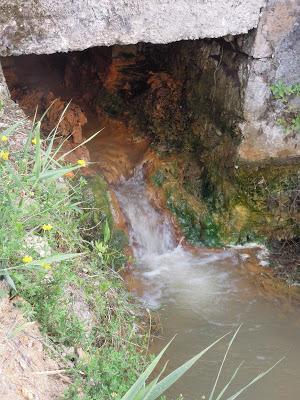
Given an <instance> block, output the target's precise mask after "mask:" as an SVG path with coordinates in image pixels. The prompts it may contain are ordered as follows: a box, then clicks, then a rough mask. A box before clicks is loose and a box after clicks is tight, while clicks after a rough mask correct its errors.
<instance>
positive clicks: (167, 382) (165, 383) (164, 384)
mask: <svg viewBox="0 0 300 400" xmlns="http://www.w3.org/2000/svg"><path fill="white" fill-rule="evenodd" d="M228 334H229V333H226V335H224V336H222V337H221V338H219V339H218V340H216V341H215V342H213V343H212V344H211V345H209V346H208V347H206V348H205V349H204V350H202V351H201V352H200V353H198V354H197V355H196V356H194V357H193V358H191V359H190V360H188V361H187V362H185V363H184V364H183V365H181V366H180V367H178V368H177V369H175V371H173V372H171V373H170V374H169V375H168V376H166V377H165V378H164V379H163V380H162V381H160V382H159V383H158V384H157V385H156V386H155V389H154V390H153V392H152V394H151V395H150V396H149V397H148V400H155V399H157V398H158V397H159V396H160V395H161V394H163V393H164V392H165V391H166V390H167V389H168V388H169V387H170V386H172V385H173V384H174V383H175V382H176V381H177V380H178V379H179V378H180V377H181V376H182V375H183V374H185V373H186V372H187V371H188V370H189V369H190V368H191V367H192V366H193V365H194V364H195V362H196V361H198V360H199V359H200V358H201V357H202V356H203V355H204V354H205V353H206V352H207V351H208V350H209V349H211V348H212V347H213V346H214V345H215V344H217V343H218V342H219V341H220V340H222V339H224V337H226V336H227V335H228ZM122 400H123V399H122Z"/></svg>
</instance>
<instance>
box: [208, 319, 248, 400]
mask: <svg viewBox="0 0 300 400" xmlns="http://www.w3.org/2000/svg"><path fill="white" fill-rule="evenodd" d="M241 327H242V324H241V325H240V326H239V327H238V328H237V330H236V331H235V332H234V334H233V336H232V338H231V340H230V342H229V344H228V346H227V349H226V352H225V354H224V357H223V360H222V362H221V365H220V368H219V371H218V374H217V377H216V380H215V383H214V386H213V388H212V390H211V393H210V396H209V400H212V399H213V397H214V394H215V390H216V387H217V384H218V382H219V378H220V375H221V372H222V369H223V366H224V363H225V361H226V358H227V355H228V352H229V350H230V348H231V346H232V343H233V342H234V339H235V338H236V335H237V334H238V333H239V330H240V329H241Z"/></svg>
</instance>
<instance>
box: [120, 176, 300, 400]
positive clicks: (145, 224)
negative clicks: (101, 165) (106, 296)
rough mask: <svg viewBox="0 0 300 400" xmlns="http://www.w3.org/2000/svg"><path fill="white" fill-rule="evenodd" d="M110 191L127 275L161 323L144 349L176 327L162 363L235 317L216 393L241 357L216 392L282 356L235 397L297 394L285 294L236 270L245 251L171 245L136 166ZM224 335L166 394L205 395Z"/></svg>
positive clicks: (297, 341) (295, 349) (291, 319)
mask: <svg viewBox="0 0 300 400" xmlns="http://www.w3.org/2000/svg"><path fill="white" fill-rule="evenodd" d="M116 195H117V197H118V200H119V202H120V205H121V207H122V209H123V211H124V213H125V215H126V218H127V220H128V222H129V224H130V242H131V245H132V247H133V250H134V255H135V259H136V268H135V272H134V278H135V279H136V280H137V281H138V282H139V289H138V290H135V289H133V291H135V294H136V295H137V296H138V297H139V299H140V300H141V301H142V302H143V303H144V304H145V305H146V306H147V307H148V308H150V309H155V310H158V313H159V315H160V319H161V324H162V327H163V331H162V334H161V337H159V338H157V339H156V340H155V341H154V344H153V345H152V348H151V351H153V352H158V351H159V350H160V349H161V348H162V347H163V346H165V344H166V343H167V342H168V341H169V340H170V339H171V338H172V337H173V336H174V335H177V336H176V339H175V341H174V343H173V344H172V347H171V349H170V350H169V351H168V355H167V358H168V359H169V360H170V362H169V367H168V369H169V371H170V370H172V369H173V368H175V367H176V366H178V365H180V364H181V363H183V362H184V361H185V360H186V359H188V358H190V357H191V356H193V355H195V354H196V353H197V352H199V351H200V350H202V349H203V348H204V347H206V346H207V345H209V344H210V343H212V342H213V341H215V340H216V339H217V338H219V337H221V336H222V335H224V334H225V333H227V332H229V331H234V330H235V329H236V328H237V327H238V326H239V325H240V324H241V323H242V324H243V326H242V328H241V330H240V333H239V335H238V337H237V339H236V341H235V342H234V345H233V346H232V349H231V351H230V353H229V355H228V359H227V361H226V363H225V367H224V370H223V373H222V376H221V378H220V381H219V385H218V386H217V391H216V394H218V392H219V391H220V390H221V388H222V385H223V386H224V385H225V383H226V381H227V380H228V379H229V378H230V376H231V374H232V373H233V372H234V370H235V368H236V367H237V366H238V365H239V364H240V362H241V361H243V360H245V363H244V365H243V367H242V368H241V370H240V372H239V374H238V376H237V378H236V379H235V380H234V382H233V383H232V385H231V386H230V387H229V389H228V391H227V392H226V394H225V396H224V397H223V398H224V399H227V398H228V397H229V396H230V395H231V394H233V393H235V391H237V390H238V389H239V388H240V387H241V386H242V385H244V384H246V383H247V382H248V381H250V380H251V379H252V378H253V377H254V376H255V375H257V374H258V373H260V372H262V371H263V370H265V369H267V368H269V367H270V366H271V365H272V364H274V363H275V362H276V361H277V360H279V359H280V358H281V357H282V356H286V359H285V360H284V361H283V362H282V363H281V364H280V365H278V366H277V367H276V368H275V369H274V370H273V371H272V372H271V373H270V374H269V375H268V376H267V377H265V378H264V379H263V380H261V381H260V382H258V383H257V384H255V385H254V386H252V387H251V388H250V389H249V390H248V391H247V392H245V393H243V394H242V395H241V396H240V397H239V398H241V399H245V400H250V399H251V400H253V399H255V400H267V399H270V400H271V399H272V400H282V399H287V400H295V399H300V362H299V360H300V325H299V310H298V309H297V308H295V307H292V306H289V302H288V299H286V301H285V302H282V298H281V299H280V298H277V297H271V296H265V294H264V293H263V292H262V291H261V289H260V288H258V287H257V286H256V285H254V284H253V282H252V281H251V279H248V277H247V274H245V273H241V272H242V265H243V263H244V262H245V261H246V260H247V259H248V258H249V257H250V256H249V251H248V250H247V249H246V248H244V249H243V248H240V249H234V248H231V249H230V248H229V249H226V250H224V251H214V250H212V249H205V248H203V249H201V250H200V251H199V252H198V253H197V255H195V254H191V253H190V252H189V251H187V250H185V249H184V248H182V247H181V246H180V245H178V244H177V243H176V240H175V237H174V234H173V230H172V226H171V224H170V222H169V221H168V219H167V217H166V216H164V215H161V214H159V213H158V212H157V211H156V210H155V209H154V208H153V207H152V205H151V204H150V202H149V200H148V198H147V195H146V189H145V184H144V180H143V173H142V169H141V168H140V169H137V170H136V172H135V174H134V176H133V177H132V178H130V179H129V180H127V181H125V180H123V183H122V184H121V185H119V187H118V188H117V190H116ZM252 253H255V254H256V256H257V259H262V258H264V251H263V250H262V249H257V250H255V251H254V252H253V251H252ZM252 253H251V252H250V254H252ZM251 257H252V255H251ZM257 259H256V260H255V262H257ZM266 263H267V262H266V261H265V264H266ZM265 268H267V266H266V267H265ZM226 343H228V340H224V341H223V342H221V343H219V344H217V345H216V346H215V347H214V348H213V349H212V350H211V351H209V353H207V354H206V355H205V357H204V358H203V359H202V360H200V361H199V362H198V364H197V365H196V366H195V367H194V368H193V369H192V370H191V371H189V372H188V373H187V374H186V375H185V376H184V377H183V378H181V380H180V381H179V382H178V383H176V384H175V385H174V386H173V387H172V389H171V390H169V392H168V395H169V396H170V398H176V397H177V396H178V395H179V394H180V393H181V394H183V396H184V397H186V398H187V399H193V400H194V399H195V400H196V399H202V398H203V399H204V398H206V399H208V398H209V394H210V390H211V389H212V386H213V383H214V379H215V377H216V374H217V371H218V367H219V365H220V361H221V359H222V357H223V354H224V352H225V350H226ZM215 397H216V396H215Z"/></svg>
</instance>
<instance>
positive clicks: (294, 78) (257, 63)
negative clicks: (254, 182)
mask: <svg viewBox="0 0 300 400" xmlns="http://www.w3.org/2000/svg"><path fill="white" fill-rule="evenodd" d="M239 43H240V48H241V51H243V52H245V53H246V54H248V55H249V57H250V58H249V63H248V66H247V75H248V82H247V85H246V88H245V100H244V119H245V122H243V123H242V124H241V130H242V133H243V135H244V138H243V141H242V143H241V145H240V148H239V154H240V156H241V158H243V159H244V160H262V159H267V158H270V157H279V158H285V157H293V156H300V133H299V132H298V133H297V134H294V135H287V134H286V133H285V132H284V130H283V128H282V127H280V126H279V125H278V124H277V123H276V120H277V119H278V118H279V117H280V116H281V111H282V107H281V104H280V102H276V101H275V100H274V99H273V97H272V93H271V90H270V86H271V84H273V83H275V82H278V81H283V82H284V83H286V84H288V85H291V84H295V83H299V82H300V3H299V0H269V1H268V4H267V6H266V8H265V9H264V10H263V13H262V16H261V19H260V22H259V25H258V28H257V30H255V31H253V33H252V34H251V35H249V36H246V37H245V36H244V37H241V38H240V42H239ZM298 107H299V111H300V104H298Z"/></svg>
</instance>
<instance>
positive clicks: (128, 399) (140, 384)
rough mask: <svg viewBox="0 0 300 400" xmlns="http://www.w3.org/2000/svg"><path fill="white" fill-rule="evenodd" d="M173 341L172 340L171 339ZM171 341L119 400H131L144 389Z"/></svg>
mask: <svg viewBox="0 0 300 400" xmlns="http://www.w3.org/2000/svg"><path fill="white" fill-rule="evenodd" d="M173 339H174V338H173ZM173 339H172V340H171V341H170V342H169V343H168V344H167V345H166V347H165V348H164V349H162V351H161V352H160V353H159V354H158V356H156V357H155V359H154V360H153V361H152V363H151V364H150V365H149V366H148V367H147V368H146V370H145V371H144V372H143V373H142V374H141V375H140V376H139V378H138V379H137V380H136V381H135V383H134V384H133V385H132V386H131V388H130V389H129V390H128V391H127V393H125V394H124V396H123V397H122V399H121V400H133V399H135V396H136V395H137V394H138V393H139V392H140V390H141V389H142V388H144V387H145V382H146V380H147V379H148V378H149V376H150V375H151V373H152V372H153V370H154V368H155V367H156V366H157V364H158V363H159V361H160V359H161V358H162V356H163V355H164V353H165V351H166V350H167V348H168V347H169V346H170V344H171V342H172V341H173Z"/></svg>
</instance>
